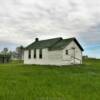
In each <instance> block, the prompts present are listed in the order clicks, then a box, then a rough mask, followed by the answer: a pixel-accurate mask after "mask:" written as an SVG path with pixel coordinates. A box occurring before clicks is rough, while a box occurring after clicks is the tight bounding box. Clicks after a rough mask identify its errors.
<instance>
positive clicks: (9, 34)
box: [0, 0, 100, 57]
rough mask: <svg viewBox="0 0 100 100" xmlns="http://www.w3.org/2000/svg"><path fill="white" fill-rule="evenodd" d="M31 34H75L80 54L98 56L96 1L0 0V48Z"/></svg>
mask: <svg viewBox="0 0 100 100" xmlns="http://www.w3.org/2000/svg"><path fill="white" fill-rule="evenodd" d="M35 37H39V38H40V39H47V38H52V37H63V38H69V37H76V38H77V39H78V40H79V41H80V43H81V44H82V46H83V48H84V49H85V52H84V54H88V55H89V56H91V57H100V0H0V49H2V48H3V47H9V48H10V49H14V48H15V47H16V46H18V45H24V46H26V45H28V44H29V43H31V42H33V41H34V38H35Z"/></svg>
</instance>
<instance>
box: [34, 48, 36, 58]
mask: <svg viewBox="0 0 100 100" xmlns="http://www.w3.org/2000/svg"><path fill="white" fill-rule="evenodd" d="M34 58H36V49H34Z"/></svg>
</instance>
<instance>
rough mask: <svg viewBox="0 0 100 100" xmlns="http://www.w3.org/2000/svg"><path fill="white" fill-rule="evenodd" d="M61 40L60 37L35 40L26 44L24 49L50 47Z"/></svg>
mask: <svg viewBox="0 0 100 100" xmlns="http://www.w3.org/2000/svg"><path fill="white" fill-rule="evenodd" d="M61 40H62V38H53V39H48V40H41V41H35V42H33V43H32V44H30V45H29V46H27V47H26V49H35V48H36V49H40V48H50V47H52V46H53V45H54V44H56V43H58V42H59V41H61Z"/></svg>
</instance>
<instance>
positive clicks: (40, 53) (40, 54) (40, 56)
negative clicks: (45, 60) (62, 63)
mask: <svg viewBox="0 0 100 100" xmlns="http://www.w3.org/2000/svg"><path fill="white" fill-rule="evenodd" d="M39 58H40V59H42V49H40V51H39Z"/></svg>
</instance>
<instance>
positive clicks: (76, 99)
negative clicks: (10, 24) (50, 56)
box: [0, 60, 100, 100]
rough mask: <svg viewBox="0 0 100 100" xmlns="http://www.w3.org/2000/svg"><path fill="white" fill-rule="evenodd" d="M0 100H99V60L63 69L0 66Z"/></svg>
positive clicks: (15, 64)
mask: <svg viewBox="0 0 100 100" xmlns="http://www.w3.org/2000/svg"><path fill="white" fill-rule="evenodd" d="M0 100H100V60H87V61H85V62H84V64H83V65H77V66H76V65H75V66H74V65H73V66H63V67H59V66H58V67H57V66H38V65H23V64H21V63H14V62H13V63H11V64H0Z"/></svg>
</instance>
